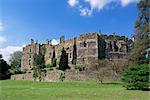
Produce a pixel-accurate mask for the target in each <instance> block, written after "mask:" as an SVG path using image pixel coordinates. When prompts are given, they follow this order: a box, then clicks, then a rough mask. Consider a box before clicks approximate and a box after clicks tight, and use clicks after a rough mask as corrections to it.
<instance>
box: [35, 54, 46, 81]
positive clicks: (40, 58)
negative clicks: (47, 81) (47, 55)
mask: <svg viewBox="0 0 150 100" xmlns="http://www.w3.org/2000/svg"><path fill="white" fill-rule="evenodd" d="M33 59H34V62H33V65H34V67H33V78H34V80H36V78H39V81H41V73H42V69H43V68H45V67H46V66H45V62H44V55H43V54H42V53H39V54H36V53H35V54H34V57H33Z"/></svg>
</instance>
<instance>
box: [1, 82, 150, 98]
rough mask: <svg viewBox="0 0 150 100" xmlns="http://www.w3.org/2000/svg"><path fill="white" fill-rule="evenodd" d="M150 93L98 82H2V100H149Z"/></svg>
mask: <svg viewBox="0 0 150 100" xmlns="http://www.w3.org/2000/svg"><path fill="white" fill-rule="evenodd" d="M149 96H150V95H149V92H148V91H132V90H126V89H125V88H123V87H122V85H121V84H103V85H101V84H97V83H96V82H63V83H62V82H57V83H47V82H42V83H39V82H32V81H12V80H5V81H0V100H149Z"/></svg>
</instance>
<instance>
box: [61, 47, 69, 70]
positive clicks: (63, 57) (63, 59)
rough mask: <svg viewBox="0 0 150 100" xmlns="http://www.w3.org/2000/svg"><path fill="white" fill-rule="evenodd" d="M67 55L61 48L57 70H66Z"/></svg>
mask: <svg viewBox="0 0 150 100" xmlns="http://www.w3.org/2000/svg"><path fill="white" fill-rule="evenodd" d="M68 68H69V66H68V55H67V53H66V51H65V49H64V47H63V49H62V51H61V58H60V62H59V70H62V71H65V70H66V69H68Z"/></svg>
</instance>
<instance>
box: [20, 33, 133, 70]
mask: <svg viewBox="0 0 150 100" xmlns="http://www.w3.org/2000/svg"><path fill="white" fill-rule="evenodd" d="M74 44H75V46H76V51H75V52H76V54H77V56H76V62H77V63H76V64H77V65H78V64H82V65H90V64H95V63H97V61H98V60H99V59H103V58H106V59H110V60H112V59H126V58H127V54H128V52H129V51H130V49H131V46H132V40H130V39H128V38H127V37H125V36H117V35H103V34H98V33H88V34H81V35H80V36H78V37H74V38H72V39H68V40H65V38H64V36H63V37H61V38H60V43H59V44H57V45H52V43H51V40H48V39H47V40H46V43H44V44H39V43H37V42H36V43H34V40H33V39H31V44H28V45H26V47H24V48H23V57H22V62H21V70H22V71H24V70H26V71H28V70H31V69H32V68H33V55H34V54H35V53H37V54H38V53H39V52H40V49H41V48H42V47H43V46H44V47H45V49H46V52H45V64H46V65H47V64H51V59H52V57H53V52H54V51H55V57H56V59H57V65H58V63H59V60H60V57H61V50H62V48H63V47H64V48H65V50H66V52H67V55H68V64H69V65H70V66H71V65H72V60H73V51H74Z"/></svg>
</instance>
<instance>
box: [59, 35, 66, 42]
mask: <svg viewBox="0 0 150 100" xmlns="http://www.w3.org/2000/svg"><path fill="white" fill-rule="evenodd" d="M64 42H65V37H64V36H61V37H60V44H61V43H64Z"/></svg>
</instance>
